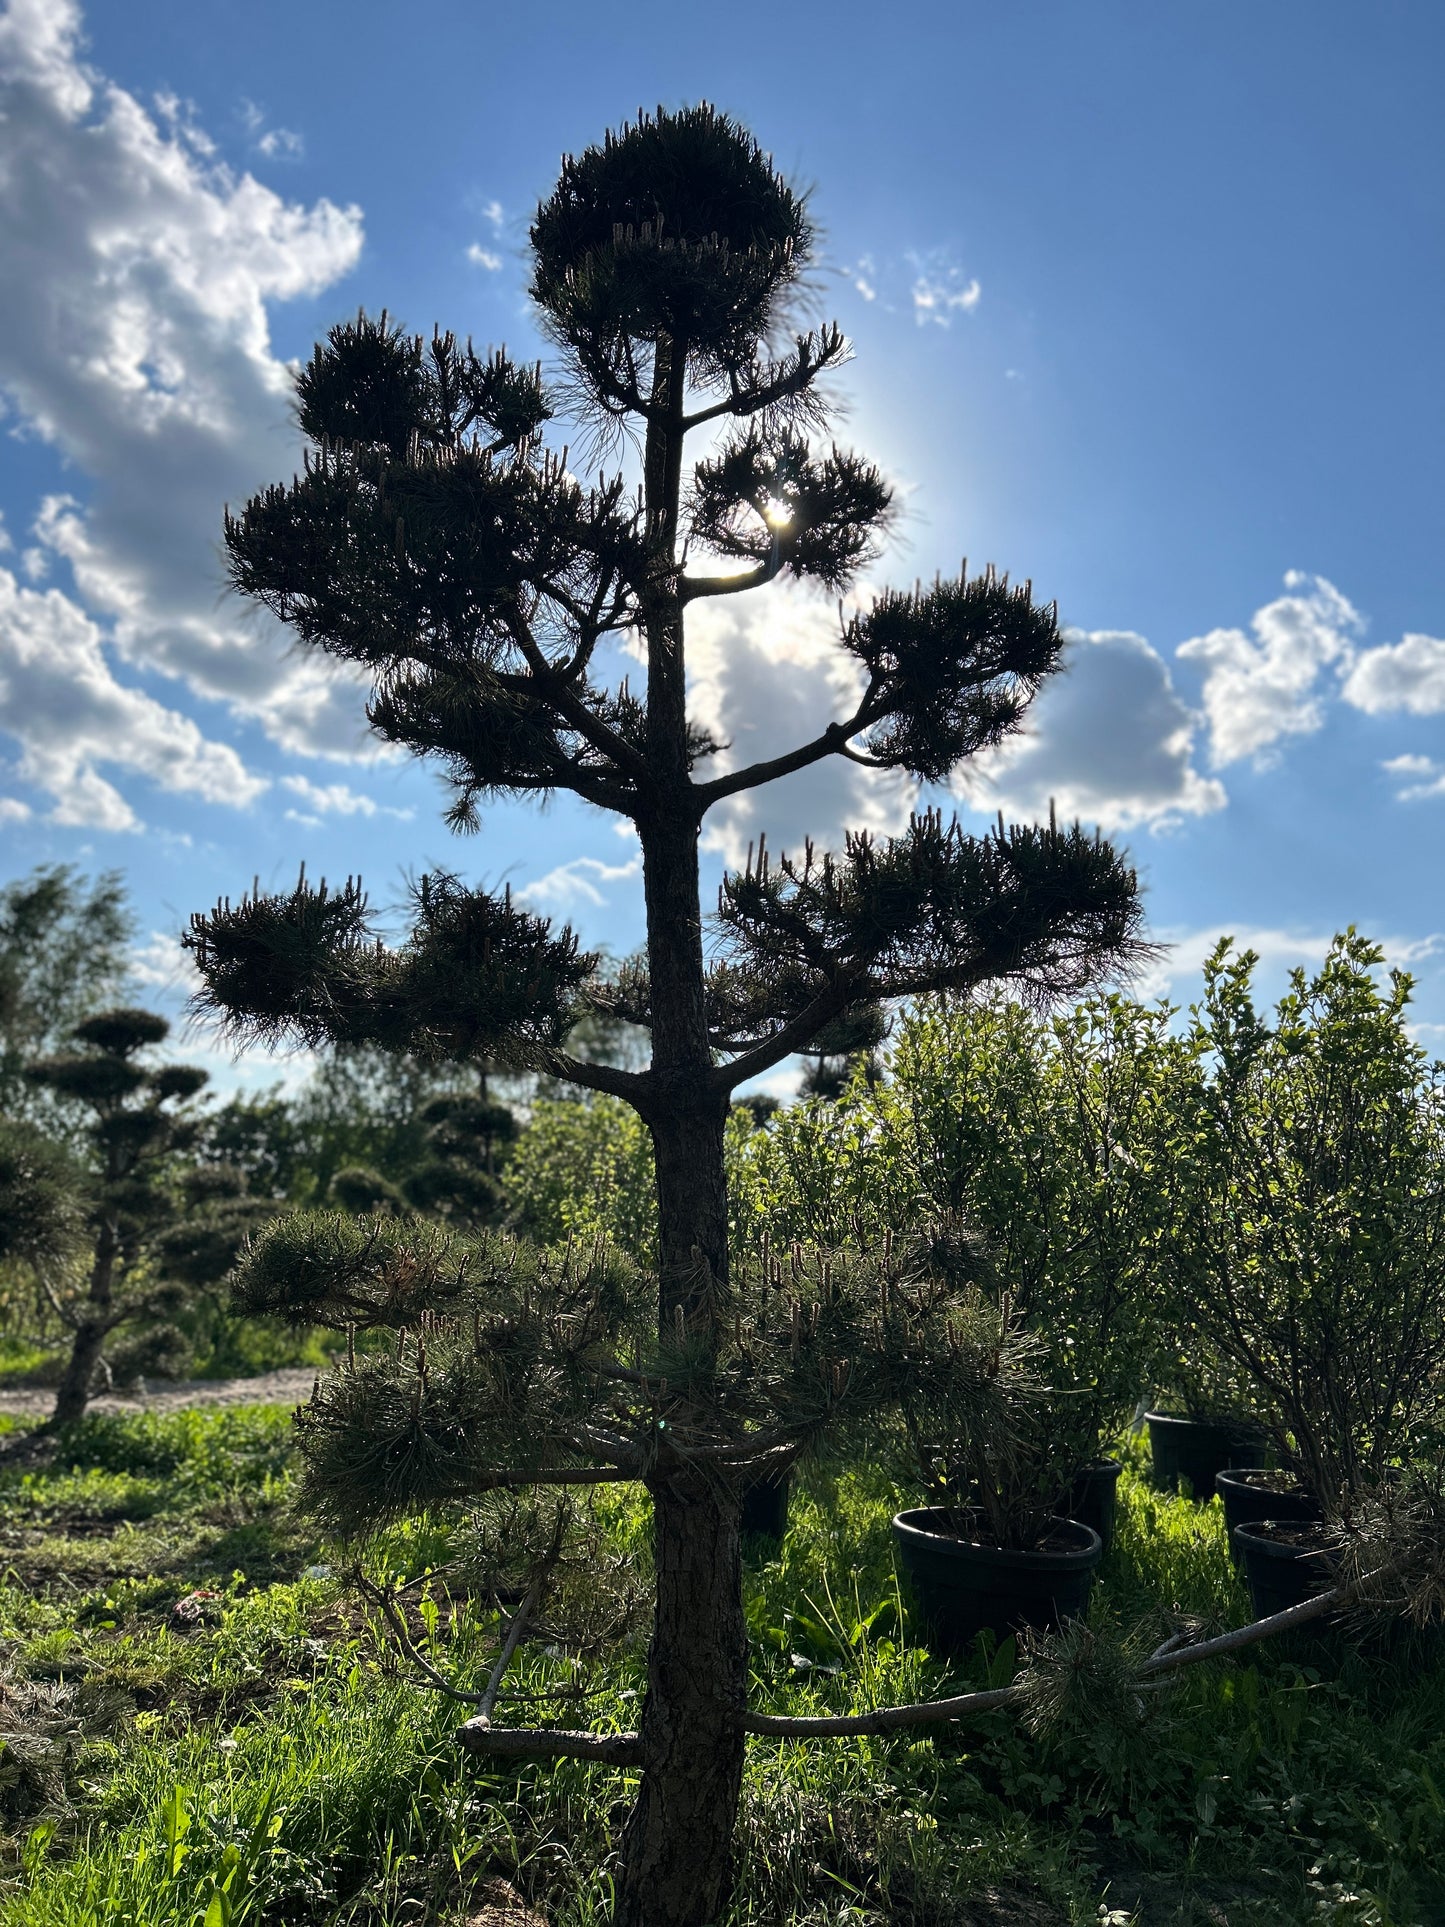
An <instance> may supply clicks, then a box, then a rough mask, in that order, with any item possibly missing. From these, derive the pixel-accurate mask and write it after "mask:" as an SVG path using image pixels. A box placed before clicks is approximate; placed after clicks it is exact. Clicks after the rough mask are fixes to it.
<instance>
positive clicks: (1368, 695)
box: [1340, 635, 1445, 716]
mask: <svg viewBox="0 0 1445 1927" xmlns="http://www.w3.org/2000/svg"><path fill="white" fill-rule="evenodd" d="M1340 694H1341V695H1342V696H1343V697H1344V699H1345V701H1346V702H1347V703H1353V705H1354V706H1355V708H1356V709H1363V710H1364V711H1365V713H1366V714H1367V715H1370V716H1381V715H1384V714H1386V713H1387V712H1388V711H1390V710H1396V709H1404V710H1408V711H1409V713H1410V714H1411V715H1413V716H1435V715H1438V714H1439V713H1440V711H1441V710H1445V639H1442V638H1441V637H1439V636H1419V635H1406V636H1403V637H1401V639H1400V641H1399V642H1395V643H1383V644H1381V646H1380V647H1379V648H1378V649H1362V650H1361V651H1360V653H1359V655H1358V656H1357V657H1356V658H1355V663H1354V667H1353V668H1352V669H1351V670H1350V673H1349V674H1348V675H1347V676H1346V677H1345V680H1344V683H1343V685H1342V687H1341V689H1340Z"/></svg>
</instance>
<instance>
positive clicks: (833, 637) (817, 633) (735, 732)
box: [688, 589, 917, 867]
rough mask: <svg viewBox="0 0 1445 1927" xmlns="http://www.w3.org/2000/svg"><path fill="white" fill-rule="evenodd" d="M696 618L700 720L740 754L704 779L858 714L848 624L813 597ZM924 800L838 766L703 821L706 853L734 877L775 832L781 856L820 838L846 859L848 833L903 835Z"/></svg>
mask: <svg viewBox="0 0 1445 1927" xmlns="http://www.w3.org/2000/svg"><path fill="white" fill-rule="evenodd" d="M688 620H689V625H690V626H689V630H688V669H689V676H690V688H689V710H690V713H691V716H692V718H693V720H694V721H695V722H696V723H698V724H699V725H700V726H701V727H702V728H703V729H705V730H707V731H708V732H709V733H710V734H711V735H712V736H714V737H715V738H717V739H719V740H721V741H723V742H725V743H726V744H727V745H728V747H727V748H726V749H725V750H723V751H722V752H721V754H719V755H718V756H716V757H713V758H710V759H709V760H708V762H707V763H706V764H705V765H704V766H703V770H702V771H701V772H700V774H702V775H706V776H710V775H713V774H717V775H721V774H723V772H724V771H727V770H732V769H738V768H742V767H744V766H745V765H747V764H750V763H756V762H762V761H765V760H767V759H768V758H771V757H774V756H778V755H781V754H782V753H783V752H784V751H785V750H790V749H793V748H795V747H796V746H797V745H798V744H800V743H806V742H809V741H811V740H812V738H813V737H815V736H817V735H819V734H820V733H821V732H822V730H823V729H824V728H826V726H827V725H828V724H829V723H830V722H833V721H834V720H836V719H837V718H839V717H845V716H847V715H849V714H850V713H851V712H852V711H853V710H854V709H855V708H856V707H857V702H858V696H859V691H860V683H859V678H858V665H857V664H856V663H855V662H854V661H853V659H852V658H851V657H850V656H846V655H845V654H844V653H843V651H842V650H841V649H839V648H838V646H837V636H838V625H837V618H836V616H835V615H834V614H832V613H831V612H829V611H827V610H826V609H823V608H820V607H819V605H818V604H817V603H815V602H812V601H810V600H808V599H806V597H805V595H804V594H803V592H801V591H799V592H792V593H790V592H789V591H787V590H778V589H773V590H771V591H769V590H761V591H758V592H756V593H755V594H748V595H741V596H737V597H735V598H724V599H720V600H718V601H715V602H703V603H695V604H694V605H693V607H692V609H691V610H690V611H689V616H688ZM916 800H917V790H916V787H915V786H914V785H913V784H911V783H909V782H907V781H905V780H904V779H902V778H900V777H897V776H892V775H883V774H881V773H880V772H878V771H876V770H865V769H860V768H859V767H858V765H857V764H856V763H850V762H848V761H847V760H846V759H845V758H842V757H838V756H830V757H826V758H825V759H824V760H823V761H822V762H821V763H817V764H815V765H814V766H813V768H811V769H808V770H801V771H798V772H797V773H796V774H794V775H792V776H786V777H783V778H782V779H781V780H780V781H778V782H776V783H769V784H767V785H766V786H765V787H764V788H762V789H758V790H752V791H749V792H748V793H747V794H745V795H742V796H736V797H731V798H729V799H728V800H727V801H726V802H725V803H722V804H720V805H719V806H718V807H717V808H715V809H714V810H713V811H712V812H711V813H710V814H709V815H708V817H707V818H706V820H705V821H704V823H703V847H704V849H707V850H715V851H718V852H719V853H720V854H721V855H722V857H723V859H724V861H725V862H727V863H728V864H729V865H730V866H734V867H735V866H737V865H738V864H740V863H742V862H743V860H744V859H745V857H746V855H747V849H748V845H749V844H750V843H755V842H756V841H757V839H758V836H759V834H760V833H764V832H765V833H766V835H767V839H768V842H769V844H770V845H771V847H772V848H773V849H774V850H775V851H781V850H798V851H801V849H802V846H803V844H804V842H805V840H806V839H807V838H809V837H811V838H812V839H813V840H814V841H815V842H816V843H817V844H818V846H819V847H820V848H822V849H838V848H841V846H842V842H843V832H844V830H845V829H869V830H873V831H875V832H876V833H878V834H880V835H884V836H889V835H896V834H897V833H898V832H899V831H900V830H902V829H903V828H904V827H905V825H906V824H907V821H908V814H909V811H910V809H911V808H912V807H913V805H914V803H915V802H916Z"/></svg>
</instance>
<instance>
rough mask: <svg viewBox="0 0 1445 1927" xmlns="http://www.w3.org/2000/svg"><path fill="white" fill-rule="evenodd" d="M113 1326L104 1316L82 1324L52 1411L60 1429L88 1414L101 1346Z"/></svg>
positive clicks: (52, 1415) (51, 1422)
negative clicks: (86, 1410) (87, 1407)
mask: <svg viewBox="0 0 1445 1927" xmlns="http://www.w3.org/2000/svg"><path fill="white" fill-rule="evenodd" d="M109 1330H110V1326H109V1325H108V1324H107V1323H105V1322H104V1321H102V1320H94V1319H87V1320H86V1321H85V1322H84V1323H83V1324H81V1325H78V1326H77V1327H76V1331H75V1340H74V1342H73V1344H72V1345H71V1347H70V1358H69V1360H68V1361H67V1363H66V1367H65V1375H64V1377H63V1378H62V1379H61V1381H60V1384H59V1387H58V1388H57V1390H56V1394H55V1410H54V1411H53V1412H52V1413H51V1414H50V1420H49V1423H50V1425H51V1426H52V1427H53V1428H54V1429H56V1430H59V1428H60V1427H61V1426H62V1425H73V1424H74V1423H75V1421H76V1420H77V1419H78V1418H83V1417H84V1416H85V1408H86V1406H87V1405H89V1403H90V1388H91V1384H92V1383H93V1381H94V1379H95V1368H96V1365H97V1364H98V1363H99V1361H100V1352H101V1347H102V1346H103V1345H104V1343H105V1340H106V1334H107V1333H108V1331H109Z"/></svg>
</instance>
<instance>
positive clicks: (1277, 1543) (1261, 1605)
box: [1234, 1519, 1339, 1619]
mask: <svg viewBox="0 0 1445 1927" xmlns="http://www.w3.org/2000/svg"><path fill="white" fill-rule="evenodd" d="M1319 1537H1320V1534H1319V1528H1318V1526H1317V1525H1312V1524H1308V1523H1302V1522H1301V1521H1299V1520H1288V1521H1286V1520H1273V1519H1249V1520H1246V1521H1245V1522H1244V1524H1243V1525H1238V1526H1236V1527H1235V1529H1234V1542H1235V1544H1236V1545H1237V1546H1238V1547H1239V1550H1240V1553H1241V1554H1242V1556H1243V1561H1244V1577H1245V1583H1246V1584H1247V1585H1248V1587H1249V1597H1250V1602H1251V1604H1252V1605H1253V1607H1254V1616H1255V1618H1256V1619H1267V1618H1268V1617H1269V1615H1270V1614H1271V1613H1282V1612H1285V1611H1287V1610H1288V1608H1289V1607H1291V1606H1302V1605H1303V1604H1304V1602H1305V1600H1306V1599H1313V1598H1314V1597H1315V1595H1316V1594H1317V1593H1322V1592H1327V1591H1328V1590H1329V1588H1330V1587H1331V1586H1333V1585H1334V1584H1335V1583H1336V1581H1337V1580H1338V1578H1339V1562H1338V1559H1337V1558H1336V1556H1335V1554H1334V1553H1332V1552H1330V1551H1329V1550H1328V1549H1327V1548H1325V1547H1322V1546H1321V1545H1320V1543H1319Z"/></svg>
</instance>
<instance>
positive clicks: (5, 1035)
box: [0, 863, 135, 1135]
mask: <svg viewBox="0 0 1445 1927" xmlns="http://www.w3.org/2000/svg"><path fill="white" fill-rule="evenodd" d="M134 934H135V923H134V918H133V917H132V916H131V913H130V910H129V908H128V906H127V904H126V899H125V889H124V886H123V885H122V883H121V880H120V878H119V876H117V875H116V874H115V873H114V872H107V873H105V874H104V875H102V876H98V877H94V878H90V879H86V878H84V877H81V876H79V875H77V873H76V872H75V871H74V870H73V869H72V868H71V867H70V866H69V865H68V864H64V863H51V864H42V865H41V866H40V867H39V868H38V869H36V870H32V871H31V873H30V875H29V876H26V877H17V878H16V879H15V881H14V882H12V883H7V884H6V885H5V887H4V888H3V889H0V1113H3V1114H4V1115H5V1116H6V1117H9V1118H15V1119H23V1120H26V1121H28V1122H30V1123H33V1124H39V1125H41V1126H42V1127H43V1128H45V1129H47V1130H49V1131H50V1132H51V1133H52V1135H54V1134H57V1133H58V1134H61V1135H64V1134H67V1133H68V1132H69V1131H70V1129H71V1127H72V1126H74V1125H75V1124H76V1119H77V1115H78V1114H77V1113H76V1112H75V1111H74V1109H73V1107H67V1106H65V1105H60V1106H57V1105H56V1103H55V1101H54V1097H53V1094H52V1093H49V1092H47V1091H45V1090H43V1089H41V1088H39V1087H37V1086H36V1085H35V1084H34V1083H32V1082H30V1081H29V1080H28V1079H27V1078H26V1075H25V1068H26V1066H27V1065H28V1064H32V1063H34V1062H35V1061H36V1060H37V1059H39V1058H41V1057H45V1056H48V1055H50V1054H52V1053H53V1052H54V1051H55V1050H56V1049H57V1047H58V1046H59V1045H60V1044H61V1043H62V1042H63V1040H64V1039H65V1038H67V1037H68V1036H69V1035H70V1032H71V1031H72V1030H73V1029H74V1027H75V1025H76V1024H78V1023H79V1022H80V1020H81V1018H82V1017H88V1016H90V1015H91V1013H92V1012H94V1011H96V1010H103V1009H105V1008H106V1006H107V1005H110V1004H113V1003H114V1002H115V1001H116V999H117V998H118V997H120V996H122V995H123V994H124V989H125V981H126V978H127V976H128V974H129V970H130V955H129V946H130V941H131V938H132V937H133V936H134ZM79 1115H83V1113H82V1114H79Z"/></svg>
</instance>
